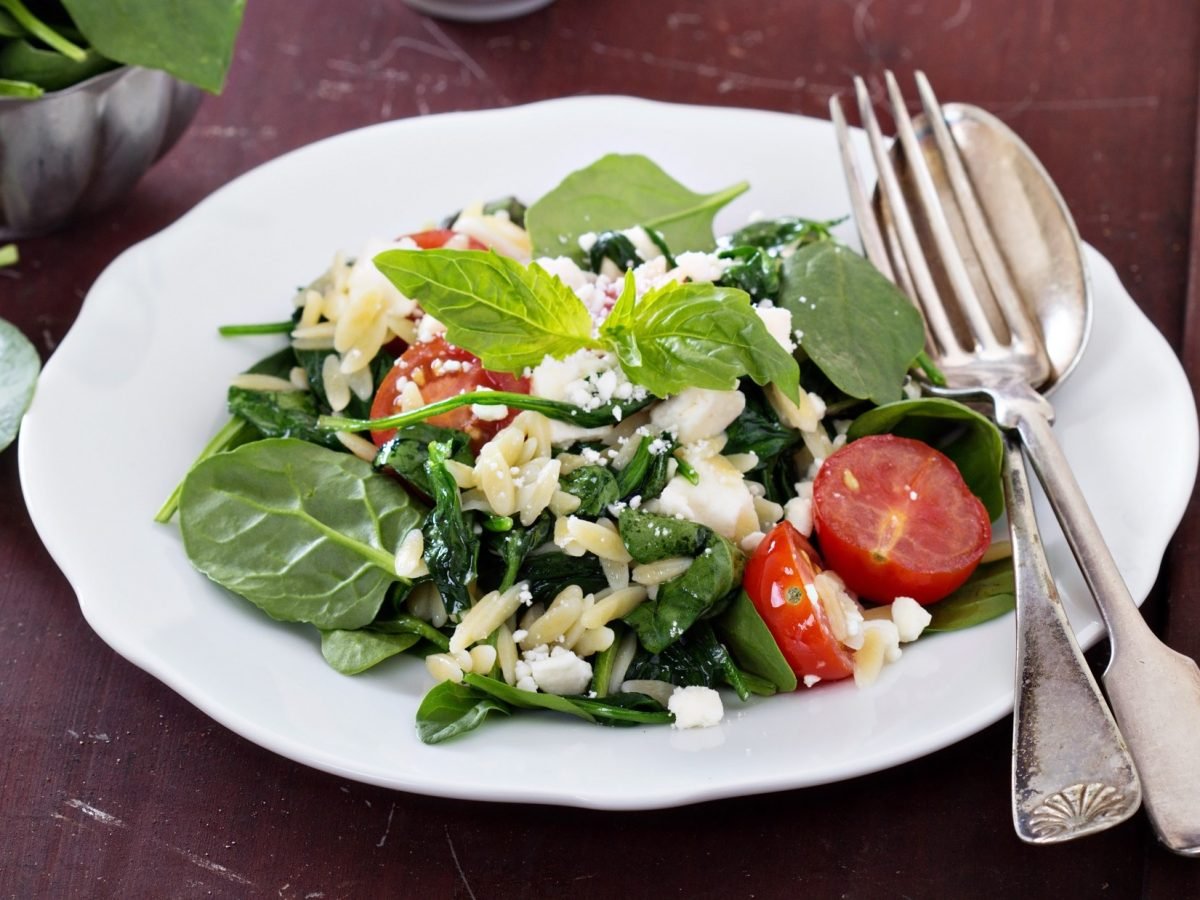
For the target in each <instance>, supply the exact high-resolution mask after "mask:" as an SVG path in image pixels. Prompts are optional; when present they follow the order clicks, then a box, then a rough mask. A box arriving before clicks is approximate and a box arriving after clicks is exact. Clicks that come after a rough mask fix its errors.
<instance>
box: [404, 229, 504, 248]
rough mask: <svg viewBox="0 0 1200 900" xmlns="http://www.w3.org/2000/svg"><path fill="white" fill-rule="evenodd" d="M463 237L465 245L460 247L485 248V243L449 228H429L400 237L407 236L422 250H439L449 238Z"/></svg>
mask: <svg viewBox="0 0 1200 900" xmlns="http://www.w3.org/2000/svg"><path fill="white" fill-rule="evenodd" d="M454 237H465V238H466V239H467V245H466V246H465V247H462V248H460V249H463V250H486V249H487V244H482V243H480V242H479V241H477V240H475V238H473V237H468V236H467V235H465V234H464V235H460V234H459V233H458V232H457V231H451V230H450V229H449V228H429V229H427V230H425V231H418V232H416V233H414V234H406V235H403V236H402V237H401V240H403V239H404V238H408V239H409V240H410V241H412V242H413V243H414V244H416V245H417V246H418V247H420V248H421V249H422V250H440V249H441V248H442V247H445V246H446V244H447V243H449V242H450V239H451V238H454Z"/></svg>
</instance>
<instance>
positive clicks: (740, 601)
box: [713, 591, 797, 692]
mask: <svg viewBox="0 0 1200 900" xmlns="http://www.w3.org/2000/svg"><path fill="white" fill-rule="evenodd" d="M713 624H714V625H715V627H716V630H717V634H719V635H720V637H721V640H723V641H724V642H725V645H726V646H727V647H728V648H729V652H730V653H731V654H733V658H734V660H736V661H737V664H738V665H739V666H741V667H742V668H743V669H745V670H746V671H747V672H749V673H751V674H752V675H757V676H759V677H760V678H763V679H765V680H766V681H768V682H770V683H771V684H772V685H774V686H775V688H776V689H777V690H779V691H781V692H788V691H794V690H795V689H796V683H797V682H796V673H795V672H793V671H792V667H791V666H789V665H788V662H787V660H786V659H785V658H784V656H783V653H782V651H780V649H779V645H778V644H776V643H775V638H773V637H772V636H771V632H770V630H769V629H768V628H767V625H766V623H765V622H764V621H763V620H762V616H760V615H759V614H758V610H757V609H755V608H754V604H753V603H751V602H750V598H749V597H747V596H746V592H745V591H741V592H739V593H738V595H737V597H736V598H735V599H734V601H733V602H732V603H730V604H729V608H728V609H726V610H725V612H723V613H721V615H720V616H718V617H717V618H716V619H714V620H713Z"/></svg>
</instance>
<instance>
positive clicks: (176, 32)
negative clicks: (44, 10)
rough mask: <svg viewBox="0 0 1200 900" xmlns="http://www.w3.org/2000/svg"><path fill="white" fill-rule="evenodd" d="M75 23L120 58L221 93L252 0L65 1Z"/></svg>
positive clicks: (101, 48) (109, 54)
mask: <svg viewBox="0 0 1200 900" xmlns="http://www.w3.org/2000/svg"><path fill="white" fill-rule="evenodd" d="M62 4H63V6H65V7H66V8H67V12H69V13H70V14H71V18H72V19H73V20H74V22H75V25H76V26H77V27H78V28H79V30H80V32H82V33H83V34H84V36H86V37H87V39H88V41H89V42H90V43H91V44H92V46H94V47H95V48H96V49H97V50H98V51H100V53H102V54H104V55H105V56H107V57H108V58H109V59H113V60H116V61H117V62H122V63H127V64H129V65H133V66H146V67H147V68H150V69H162V70H163V71H166V72H169V73H170V74H172V75H174V76H175V77H176V78H180V79H182V80H183V81H188V82H191V83H192V84H195V85H199V86H200V87H202V88H204V89H205V90H207V91H212V92H213V93H218V92H219V91H220V90H221V87H222V86H223V85H224V83H225V73H226V72H227V71H228V70H229V64H230V62H232V60H233V43H234V40H235V39H236V38H237V33H238V28H239V27H240V26H241V24H242V13H243V12H244V10H245V6H246V0H205V2H204V3H195V2H185V0H169V2H166V0H62Z"/></svg>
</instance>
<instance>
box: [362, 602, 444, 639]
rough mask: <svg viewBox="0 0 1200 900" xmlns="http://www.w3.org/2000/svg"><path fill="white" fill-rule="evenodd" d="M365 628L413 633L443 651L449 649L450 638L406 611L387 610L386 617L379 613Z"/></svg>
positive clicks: (393, 632)
mask: <svg viewBox="0 0 1200 900" xmlns="http://www.w3.org/2000/svg"><path fill="white" fill-rule="evenodd" d="M405 593H406V594H407V593H408V592H407V591H406V592H405ZM389 600H390V601H391V602H394V599H393V598H389ZM367 629H368V630H370V631H374V632H377V633H379V634H415V635H416V636H417V637H418V638H421V639H422V640H425V641H428V642H429V643H430V644H433V645H434V646H436V647H437V648H438V649H439V650H441V651H442V652H443V653H445V652H446V651H447V650H449V649H450V639H449V638H448V637H446V635H444V634H442V633H441V632H440V631H438V630H437V629H436V628H434V627H433V626H432V625H430V624H429V623H428V622H426V621H425V620H424V619H418V618H417V617H416V616H411V615H409V614H408V613H401V612H395V611H389V613H388V615H387V616H386V617H385V616H383V615H380V617H379V618H377V619H376V620H375V621H374V622H372V623H371V624H370V625H368V626H367Z"/></svg>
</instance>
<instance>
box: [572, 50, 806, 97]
mask: <svg viewBox="0 0 1200 900" xmlns="http://www.w3.org/2000/svg"><path fill="white" fill-rule="evenodd" d="M591 49H592V52H593V53H594V54H596V55H597V56H612V57H615V58H617V59H620V60H623V61H625V62H637V63H641V64H642V65H645V66H652V67H654V68H657V69H666V70H668V71H672V72H684V73H686V74H688V75H699V76H700V77H701V78H710V79H720V81H719V83H718V85H717V89H718V90H720V91H722V92H726V91H729V90H732V89H734V88H750V87H754V88H763V89H766V90H776V91H789V92H792V91H807V90H808V89H809V84H808V80H807V79H806V78H804V76H802V75H798V76H796V77H795V78H790V79H789V78H766V77H764V76H761V75H751V74H749V73H748V72H736V71H733V70H732V69H725V68H722V67H721V66H714V65H711V64H709V63H694V62H689V61H688V60H684V59H674V58H672V57H669V56H659V55H658V54H656V53H651V52H650V51H648V50H634V49H631V48H629V47H615V46H613V45H611V44H605V43H601V42H600V41H593V42H592V45H591Z"/></svg>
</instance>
